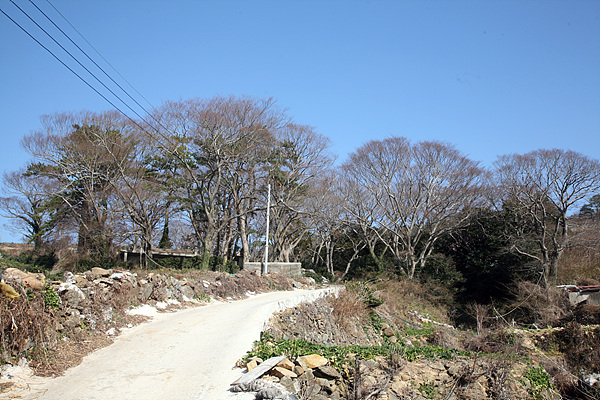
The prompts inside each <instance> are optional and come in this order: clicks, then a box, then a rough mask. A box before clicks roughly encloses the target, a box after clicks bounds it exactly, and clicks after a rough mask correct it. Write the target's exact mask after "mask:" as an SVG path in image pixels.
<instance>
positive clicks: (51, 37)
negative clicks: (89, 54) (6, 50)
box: [3, 0, 150, 125]
mask: <svg viewBox="0 0 600 400" xmlns="http://www.w3.org/2000/svg"><path fill="white" fill-rule="evenodd" d="M10 2H11V3H12V4H13V5H14V6H15V7H17V8H18V9H19V11H21V12H22V13H23V14H24V15H25V16H26V17H27V18H29V20H31V22H33V23H34V24H35V25H36V26H37V27H38V28H39V29H41V30H42V32H44V33H45V34H46V35H47V36H48V37H49V38H50V39H52V41H54V43H56V44H57V45H58V46H59V47H60V48H61V49H62V50H63V51H64V52H65V53H67V54H68V55H69V56H70V57H71V58H72V59H73V60H75V62H76V63H77V64H79V66H80V67H81V68H83V69H84V70H86V71H87V73H88V74H90V75H91V76H92V77H93V78H94V79H96V80H97V81H98V83H100V84H101V85H102V86H104V88H105V89H106V90H108V91H109V92H110V93H111V94H112V95H113V96H115V97H116V98H117V99H118V100H119V101H120V102H121V103H123V104H124V105H125V107H127V108H128V109H129V110H131V112H133V113H134V114H135V115H136V116H137V117H138V118H139V119H141V120H142V121H144V122H145V123H146V124H148V121H146V120H145V119H144V118H143V117H142V116H141V115H140V114H139V113H138V112H137V111H135V110H134V109H133V108H132V107H131V106H129V104H127V103H126V102H125V101H123V99H121V98H120V97H119V96H118V95H117V94H116V93H115V92H113V91H112V89H110V88H109V87H108V86H106V84H105V83H104V82H102V81H101V80H100V79H98V77H97V76H96V75H94V73H93V72H91V71H90V70H89V69H88V68H87V67H86V66H85V65H83V64H82V63H81V62H80V61H79V60H78V59H77V58H75V56H73V54H71V53H70V52H69V50H67V49H65V47H64V46H63V45H62V44H60V43H59V42H58V41H57V40H56V39H55V38H54V37H53V36H52V35H51V34H49V33H48V32H47V31H46V30H45V29H44V28H42V27H41V26H40V24H38V23H37V22H36V21H35V20H34V19H33V18H32V17H31V16H29V14H27V12H25V11H24V10H23V9H22V8H21V7H19V6H18V5H17V4H16V3H15V2H14V0H10ZM3 13H4V11H3ZM4 14H5V15H6V13H4ZM11 20H12V21H13V22H15V21H14V20H13V19H12V18H11ZM15 23H16V22H15ZM19 27H20V28H21V29H23V30H24V28H23V27H21V26H20V25H19ZM26 32H27V31H26ZM27 34H28V35H29V36H30V37H32V38H33V36H32V35H30V34H29V33H28V32H27ZM36 42H38V43H39V44H40V45H41V43H40V42H39V41H37V40H36ZM43 47H44V48H45V49H46V50H48V49H47V48H46V47H45V46H43ZM48 51H49V50H48ZM52 55H54V53H52ZM55 57H56V56H55ZM56 58H57V59H58V57H56ZM61 63H62V64H63V65H65V66H66V64H65V63H64V62H62V61H61ZM69 70H70V71H72V72H74V71H73V70H72V69H71V68H69ZM78 76H79V75H78ZM86 83H87V82H86ZM88 86H90V87H91V85H90V84H89V83H88ZM94 90H95V91H96V93H99V92H98V91H97V90H96V89H94ZM102 97H103V98H104V99H106V97H104V96H102ZM110 104H111V105H112V106H113V107H115V106H114V104H113V103H112V102H111V103H110ZM119 111H120V110H119ZM121 112H122V111H121ZM148 125H150V124H148Z"/></svg>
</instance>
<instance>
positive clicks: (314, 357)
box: [298, 354, 329, 369]
mask: <svg viewBox="0 0 600 400" xmlns="http://www.w3.org/2000/svg"><path fill="white" fill-rule="evenodd" d="M298 359H299V364H300V366H301V367H304V366H306V367H307V368H310V369H314V368H318V367H320V366H323V365H326V364H327V363H328V362H329V361H328V360H327V359H326V358H325V357H323V356H322V355H320V354H310V355H307V356H301V357H298Z"/></svg>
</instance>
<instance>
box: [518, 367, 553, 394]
mask: <svg viewBox="0 0 600 400" xmlns="http://www.w3.org/2000/svg"><path fill="white" fill-rule="evenodd" d="M524 377H525V378H527V380H528V381H529V394H531V396H532V397H533V398H534V399H542V392H544V391H545V390H549V389H554V387H553V386H552V381H551V379H550V375H548V373H547V372H546V371H545V370H544V368H542V367H527V371H525V374H524Z"/></svg>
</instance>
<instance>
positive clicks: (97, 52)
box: [30, 0, 152, 107]
mask: <svg viewBox="0 0 600 400" xmlns="http://www.w3.org/2000/svg"><path fill="white" fill-rule="evenodd" d="M30 1H31V0H30ZM46 1H47V2H48V4H50V6H51V7H52V8H53V9H54V11H56V13H57V14H58V15H60V16H61V17H62V19H64V20H65V21H66V22H67V24H69V26H70V27H71V28H72V29H73V30H74V31H75V32H77V34H78V35H79V36H80V37H81V38H82V39H83V40H84V41H85V42H86V43H87V44H88V46H90V47H91V48H92V49H93V50H94V51H95V52H96V54H98V55H99V56H100V58H102V60H104V62H105V63H106V64H108V65H109V66H110V67H111V68H112V70H113V71H115V72H116V73H117V75H119V76H120V77H121V79H123V80H124V81H125V82H126V83H127V84H128V85H129V87H130V88H132V89H133V90H134V91H135V92H136V93H137V94H138V95H139V96H140V97H141V98H142V99H144V101H146V103H148V105H149V106H150V107H152V104H151V103H150V102H149V101H148V99H146V98H145V97H144V96H143V95H142V94H141V93H140V92H139V91H138V90H137V89H136V88H135V87H133V85H132V84H131V83H129V81H128V80H127V79H125V77H124V76H123V75H121V74H120V73H119V71H117V69H116V68H115V67H113V65H112V64H111V63H110V62H108V60H107V59H106V58H104V56H103V55H102V54H100V52H99V51H98V50H97V49H96V48H95V47H94V46H93V45H92V44H91V43H90V42H89V41H88V40H87V39H86V38H85V37H84V36H83V35H82V34H81V32H79V31H78V30H77V28H75V27H74V26H73V24H71V22H70V21H69V20H68V19H67V18H66V17H65V16H64V15H63V14H62V13H61V12H60V11H59V10H58V9H57V8H56V7H54V5H53V4H52V3H51V2H50V0H46Z"/></svg>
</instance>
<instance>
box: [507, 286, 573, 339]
mask: <svg viewBox="0 0 600 400" xmlns="http://www.w3.org/2000/svg"><path fill="white" fill-rule="evenodd" d="M513 291H514V297H515V299H514V301H513V302H512V303H509V304H508V305H507V312H510V313H511V314H510V315H511V316H512V317H513V318H514V319H515V321H516V322H518V323H520V324H523V325H533V326H535V327H538V328H542V327H546V326H556V325H558V324H559V323H560V321H561V319H563V318H565V317H566V316H568V315H569V314H570V313H571V312H572V309H573V306H572V305H571V303H570V302H569V298H568V296H567V295H566V294H565V291H564V290H562V289H558V288H555V287H549V288H544V287H542V286H540V285H536V284H535V283H532V282H528V281H521V282H519V283H517V285H516V287H515V288H514V290H513Z"/></svg>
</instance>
